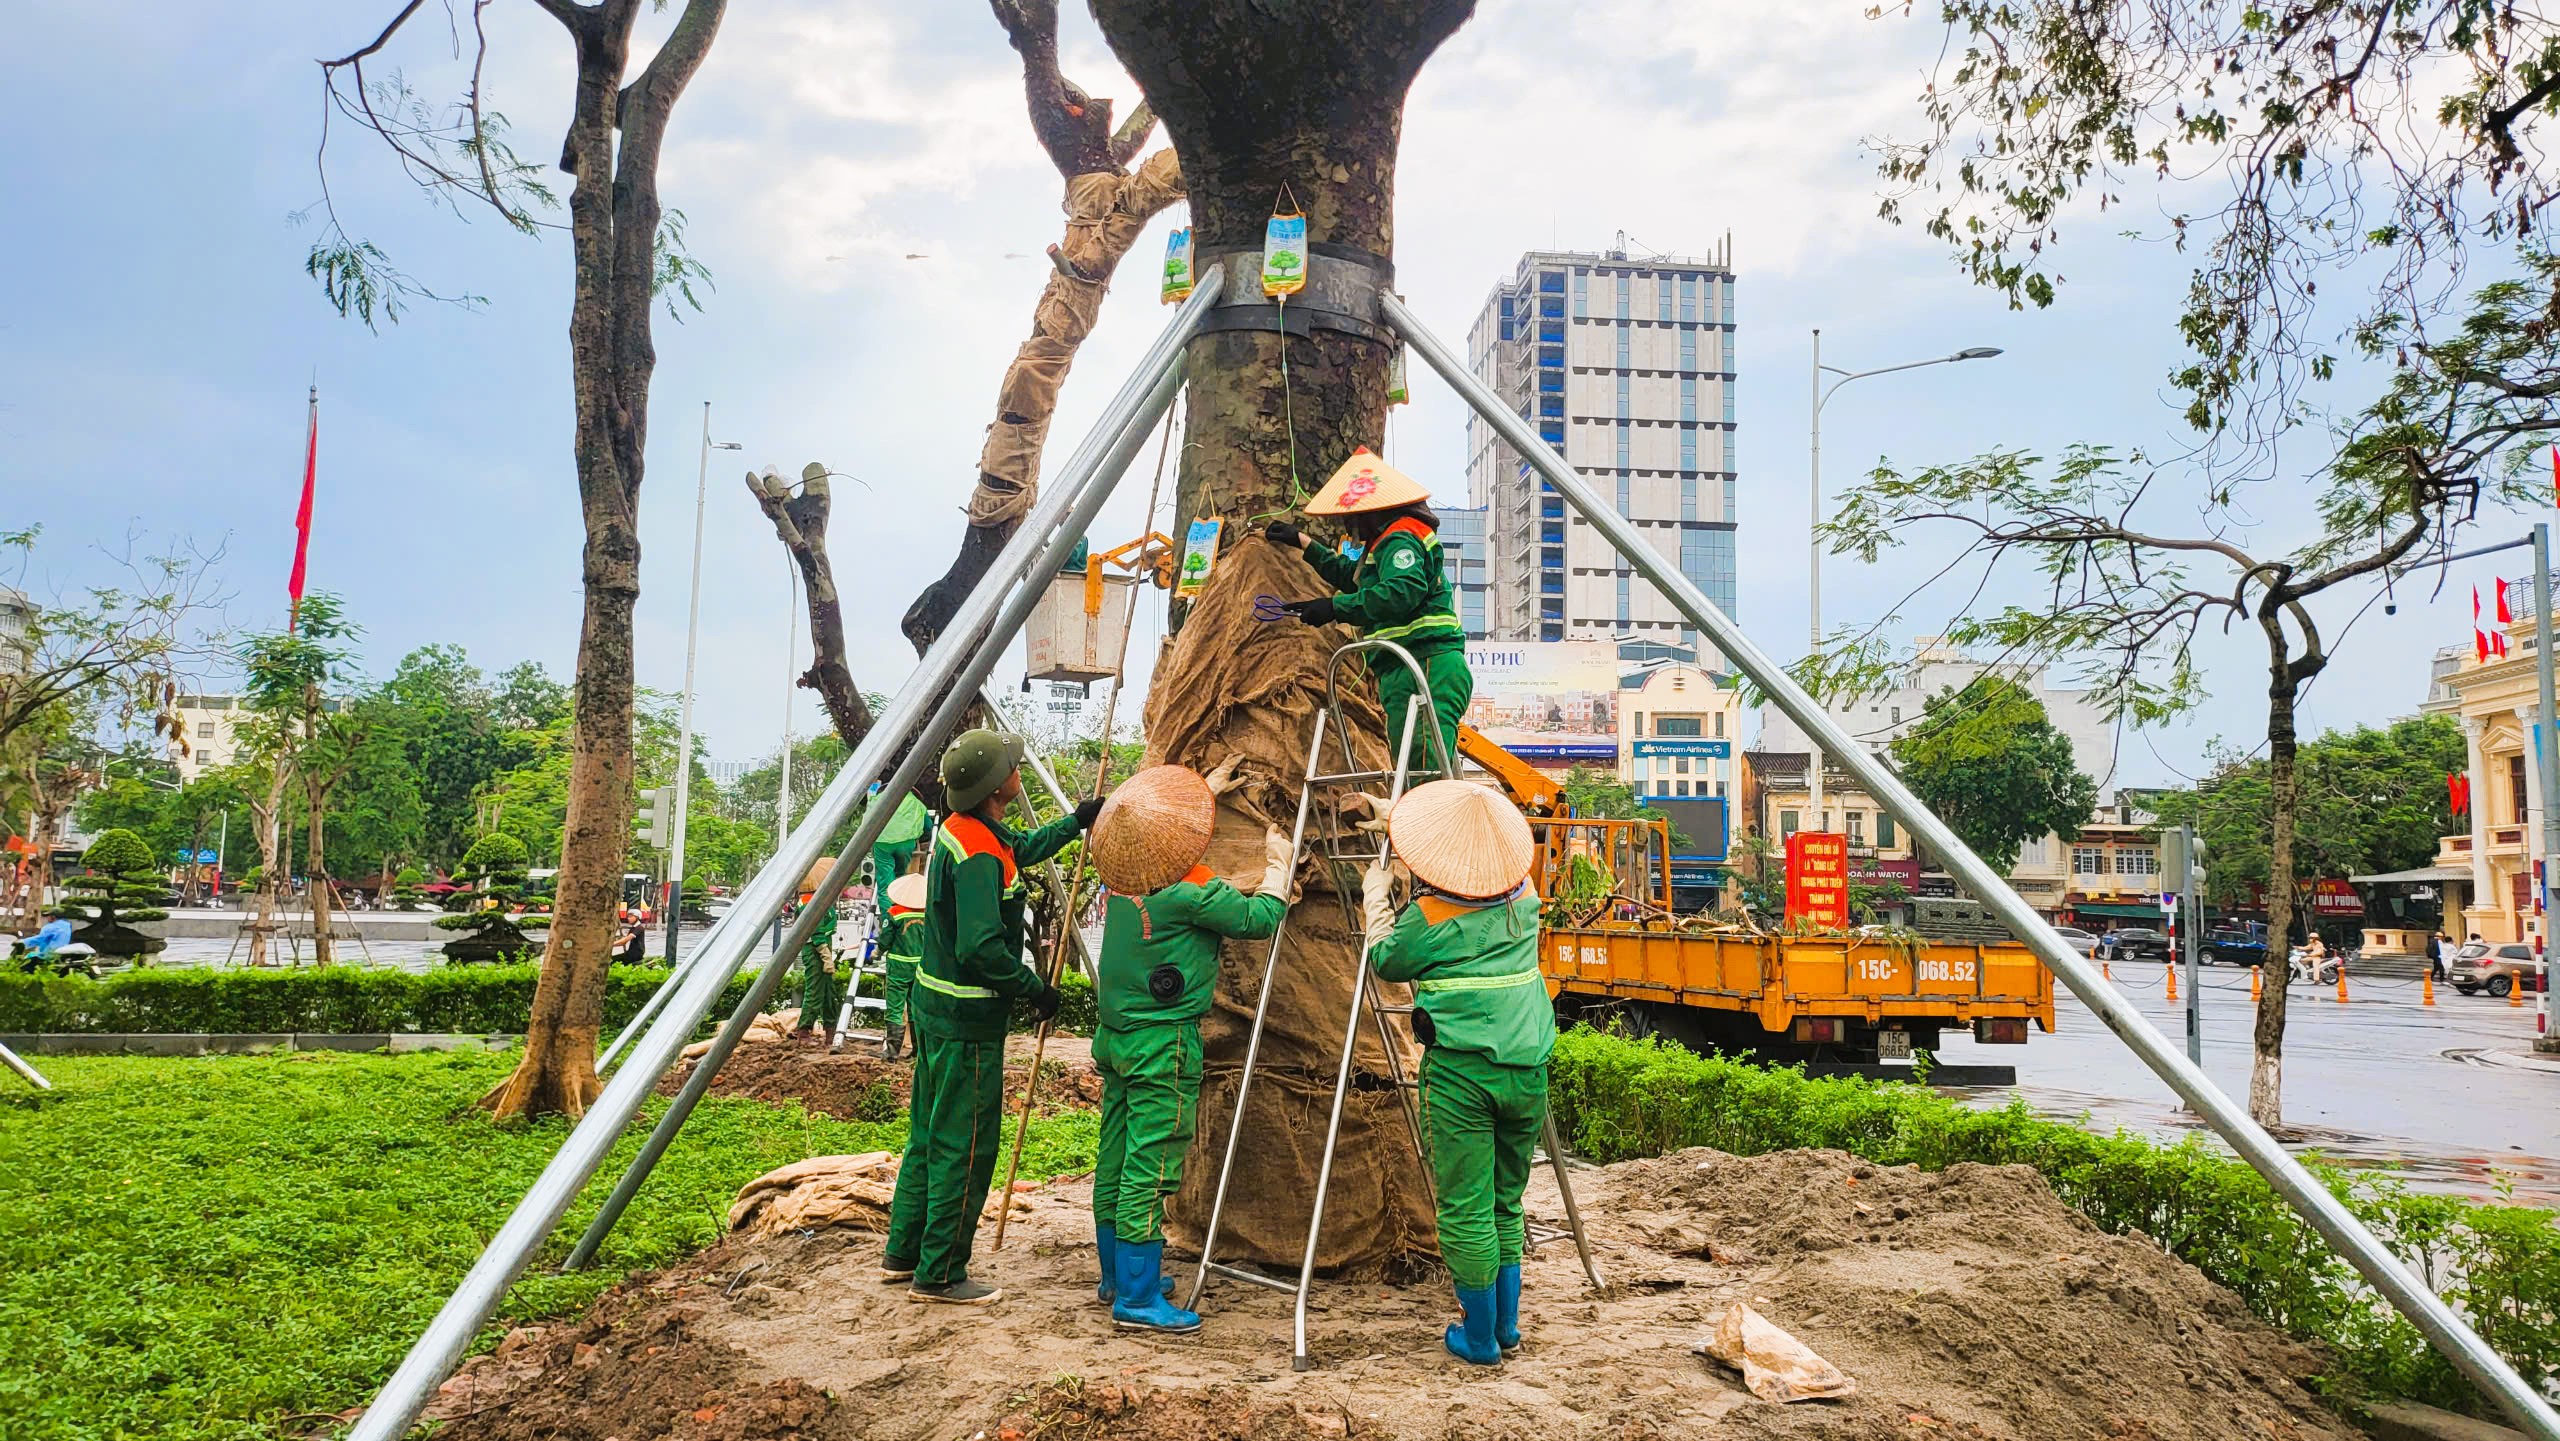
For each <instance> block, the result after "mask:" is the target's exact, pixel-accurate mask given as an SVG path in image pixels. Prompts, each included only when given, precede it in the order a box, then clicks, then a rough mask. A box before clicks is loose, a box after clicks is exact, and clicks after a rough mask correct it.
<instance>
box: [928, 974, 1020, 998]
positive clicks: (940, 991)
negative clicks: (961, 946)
mask: <svg viewBox="0 0 2560 1441" xmlns="http://www.w3.org/2000/svg"><path fill="white" fill-rule="evenodd" d="M916 984H917V985H919V986H922V987H924V988H925V989H926V990H928V991H931V992H933V993H934V994H936V995H942V996H951V997H954V998H956V999H959V1000H963V1001H992V1000H997V999H1000V998H999V997H998V996H997V995H996V993H995V992H993V991H990V990H988V989H987V988H986V987H984V986H964V985H961V984H960V983H959V982H957V981H946V980H944V979H943V978H942V977H940V976H937V975H935V974H934V973H933V972H931V971H927V970H918V971H917V972H916Z"/></svg>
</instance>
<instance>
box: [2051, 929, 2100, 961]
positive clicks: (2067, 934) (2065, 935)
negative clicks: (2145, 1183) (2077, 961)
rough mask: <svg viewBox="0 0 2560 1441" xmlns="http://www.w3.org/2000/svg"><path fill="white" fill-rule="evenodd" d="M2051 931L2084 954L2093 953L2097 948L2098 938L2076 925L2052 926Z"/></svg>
mask: <svg viewBox="0 0 2560 1441" xmlns="http://www.w3.org/2000/svg"><path fill="white" fill-rule="evenodd" d="M2053 933H2054V934H2055V935H2057V936H2060V937H2062V940H2063V943H2064V944H2065V945H2068V946H2070V947H2071V949H2073V950H2075V951H2078V952H2079V953H2080V954H2082V955H2084V956H2086V955H2091V954H2094V953H2095V952H2096V951H2097V949H2098V938H2097V937H2096V936H2093V935H2091V934H2089V933H2088V932H2087V931H2084V930H2082V929H2080V928H2079V927H2078V926H2056V927H2054V928H2053Z"/></svg>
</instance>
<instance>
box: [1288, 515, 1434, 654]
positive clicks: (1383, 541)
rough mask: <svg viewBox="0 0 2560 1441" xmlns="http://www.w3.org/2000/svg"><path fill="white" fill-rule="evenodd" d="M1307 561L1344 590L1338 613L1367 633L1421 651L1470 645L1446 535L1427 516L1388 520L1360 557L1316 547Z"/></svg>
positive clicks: (1336, 615)
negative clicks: (1453, 588)
mask: <svg viewBox="0 0 2560 1441" xmlns="http://www.w3.org/2000/svg"><path fill="white" fill-rule="evenodd" d="M1307 564H1309V565H1312V566H1314V567H1315V570H1316V574H1317V575H1320V576H1322V577H1324V582H1325V584H1327V585H1329V586H1332V587H1333V588H1334V589H1336V590H1338V591H1342V592H1344V594H1341V595H1337V596H1335V597H1334V598H1333V614H1334V618H1335V619H1337V620H1346V621H1349V622H1351V623H1352V624H1353V625H1356V626H1358V627H1360V630H1361V633H1362V634H1363V635H1365V636H1366V637H1367V638H1369V639H1371V640H1391V641H1394V642H1396V643H1397V644H1399V645H1401V646H1403V647H1404V648H1405V649H1406V650H1409V651H1411V652H1413V653H1414V654H1415V655H1417V656H1421V655H1430V654H1432V653H1434V652H1437V651H1443V650H1455V649H1460V648H1463V647H1464V646H1465V645H1466V643H1467V632H1466V628H1465V627H1464V626H1461V625H1460V624H1459V623H1458V603H1457V599H1456V597H1455V596H1454V595H1452V594H1451V592H1450V590H1449V571H1448V567H1447V566H1446V565H1445V564H1443V562H1442V560H1441V554H1440V536H1439V534H1438V533H1437V532H1435V531H1433V530H1432V529H1431V527H1429V526H1427V525H1424V524H1423V523H1422V522H1421V521H1419V520H1417V519H1414V518H1413V517H1411V516H1407V517H1405V518H1404V519H1402V520H1399V521H1397V522H1396V523H1395V524H1393V525H1390V526H1388V527H1387V529H1386V533H1385V534H1383V535H1381V536H1379V537H1378V539H1377V541H1376V542H1375V543H1373V544H1372V545H1370V546H1369V548H1368V549H1367V550H1365V551H1363V552H1361V554H1360V558H1359V559H1358V560H1352V559H1350V558H1348V557H1346V556H1344V555H1343V554H1342V553H1341V552H1340V551H1336V550H1327V549H1324V548H1322V547H1321V546H1316V547H1310V548H1309V549H1308V551H1307Z"/></svg>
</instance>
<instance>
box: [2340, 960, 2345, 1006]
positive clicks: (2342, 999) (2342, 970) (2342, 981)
mask: <svg viewBox="0 0 2560 1441" xmlns="http://www.w3.org/2000/svg"><path fill="white" fill-rule="evenodd" d="M2346 1003H2347V963H2346V962H2344V961H2340V962H2338V1004H2339V1005H2342V1006H2343V1005H2345V1004H2346Z"/></svg>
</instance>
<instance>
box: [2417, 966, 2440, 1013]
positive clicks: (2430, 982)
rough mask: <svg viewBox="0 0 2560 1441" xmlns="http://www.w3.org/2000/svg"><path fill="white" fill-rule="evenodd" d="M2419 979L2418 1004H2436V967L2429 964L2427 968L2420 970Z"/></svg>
mask: <svg viewBox="0 0 2560 1441" xmlns="http://www.w3.org/2000/svg"><path fill="white" fill-rule="evenodd" d="M2418 981H2419V986H2418V1004H2419V1005H2422V1006H2432V1005H2434V1004H2435V1003H2436V968H2435V967H2433V966H2429V967H2427V968H2426V969H2425V970H2423V971H2420V972H2419V973H2418Z"/></svg>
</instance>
